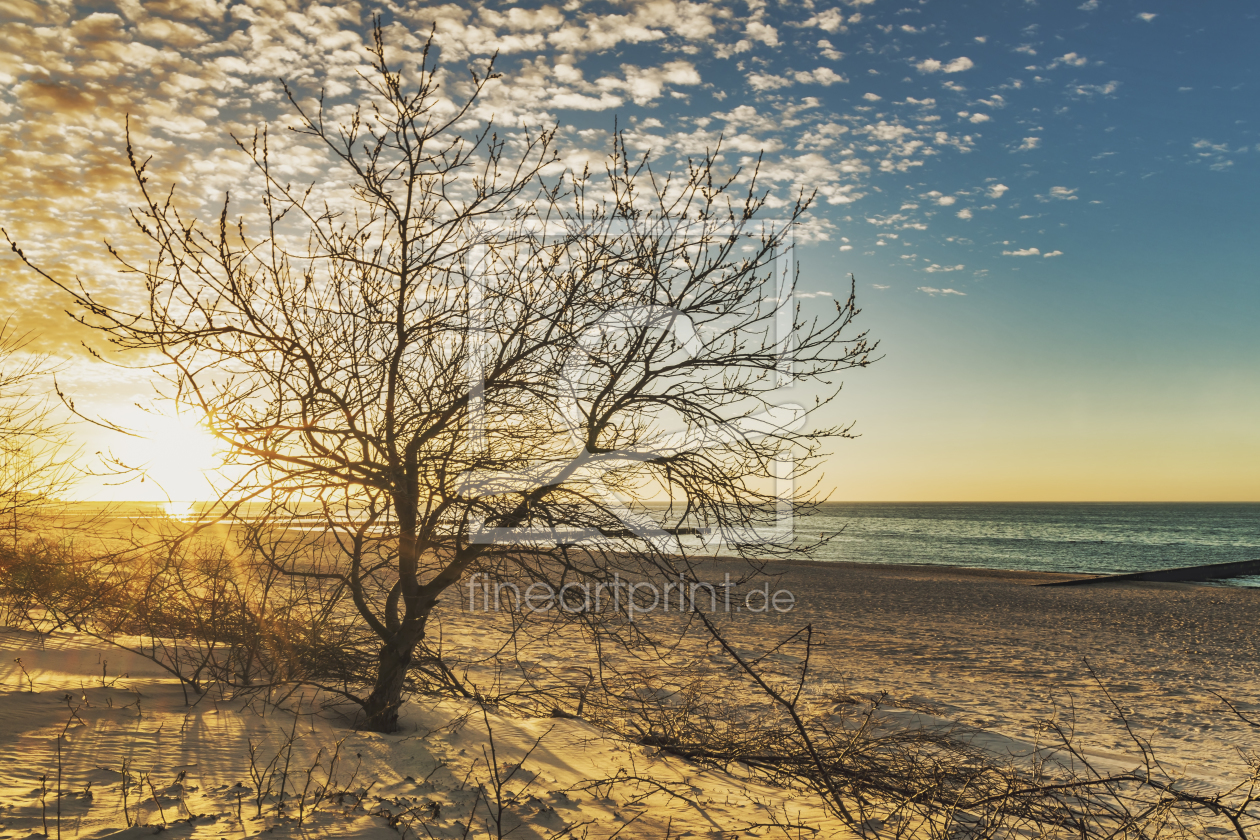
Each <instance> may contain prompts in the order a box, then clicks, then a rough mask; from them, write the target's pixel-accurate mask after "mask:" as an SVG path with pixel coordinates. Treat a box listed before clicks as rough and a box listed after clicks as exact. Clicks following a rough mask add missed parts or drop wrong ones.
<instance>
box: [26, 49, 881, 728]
mask: <svg viewBox="0 0 1260 840" xmlns="http://www.w3.org/2000/svg"><path fill="white" fill-rule="evenodd" d="M372 56H373V59H374V66H373V73H372V74H371V75H370V76H368V77H365V80H366V82H367V83H368V85H369V86H370V89H371V95H370V96H369V97H368V100H367V101H366V102H365V103H364V104H363V106H362V107H360V108H358V109H356V110H355V111H354V112H353V115H352V116H351V117H349V118H348V119H347V120H345V121H343V122H340V123H336V124H333V123H331V122H329V121H328V119H329V118H328V116H327V112H326V110H325V106H324V101H323V98H322V97H321V98H320V100H319V103H318V104H317V105H310V106H307V105H303V104H301V103H302V100H301V98H300V97H299V96H298V95H297V94H295V93H294V92H292V91H291V90H289V88H287V87H286V88H285V90H286V93H287V94H288V98H289V101H290V103H291V104H292V106H293V108H294V109H295V112H296V115H297V124H296V125H295V126H293V127H292V130H293V131H295V132H297V133H298V134H299V135H301V136H302V137H305V138H307V139H308V140H310V141H313V142H314V143H315V144H317V146H319V147H322V148H323V149H324V150H325V151H326V153H328V154H329V156H330V159H331V160H333V161H334V163H335V164H336V165H337V167H338V170H337V171H338V172H339V173H340V174H339V178H340V180H336V179H334V180H331V181H330V180H329V179H328V178H326V177H325V178H324V179H322V180H321V182H320V183H319V184H312V185H309V186H307V187H302V188H296V187H293V186H291V185H290V184H289V183H286V182H285V181H284V180H283V178H282V176H281V175H280V174H279V171H280V167H278V166H277V164H276V163H275V162H274V161H273V159H272V157H271V155H270V152H269V149H268V137H267V134H266V132H262V133H259V134H256V135H255V136H254V137H253V138H252V139H250V140H246V141H241V140H238V141H237V143H238V145H239V146H240V148H241V150H242V151H243V152H244V153H245V154H246V155H248V156H249V158H250V160H251V161H252V162H253V164H254V166H255V170H256V173H257V175H258V176H259V179H260V183H261V187H260V189H259V192H258V194H257V195H256V196H255V197H254V200H255V204H252V205H250V207H251V209H253V208H255V207H256V208H257V210H258V211H259V213H262V212H265V214H266V216H265V217H264V221H263V222H262V223H261V224H253V223H250V222H248V221H247V218H248V217H241V218H236V217H234V216H233V215H232V207H231V206H230V205H229V204H228V202H227V201H226V200H225V202H224V205H223V208H222V212H221V213H220V214H219V217H218V219H217V221H215V222H213V223H209V224H203V223H201V222H200V221H199V220H197V219H195V218H190V217H189V216H188V215H186V214H184V213H182V212H181V211H180V210H179V209H178V208H177V205H176V201H175V198H174V191H173V190H172V191H170V192H169V193H162V192H158V191H155V190H154V189H153V188H152V187H151V186H150V183H149V179H150V176H149V174H148V170H147V165H148V161H147V160H141V159H140V158H138V157H137V156H136V155H135V153H134V152H133V151H132V149H131V144H130V138H129V141H128V154H129V159H130V163H131V167H132V169H133V171H134V173H135V176H136V180H137V183H138V184H139V187H140V190H141V192H142V194H143V196H144V203H143V206H142V207H140V208H139V210H138V211H137V212H136V213H135V214H134V216H135V223H136V224H137V226H138V227H139V230H140V232H141V234H142V235H143V236H145V237H147V238H148V240H149V241H150V242H151V243H152V248H153V250H152V253H151V254H150V255H149V257H148V260H147V262H136V261H130V260H128V259H126V258H125V257H124V256H123V255H121V254H118V253H116V256H117V257H118V259H119V260H120V261H121V262H122V265H123V266H124V268H125V270H126V271H129V272H131V273H133V274H134V275H135V276H136V277H137V284H138V285H139V284H143V288H144V289H145V292H146V295H145V302H144V305H143V306H140V307H127V306H123V305H114V304H110V303H107V302H104V301H101V300H99V299H97V298H94V297H93V296H92V294H91V292H90V291H83V290H81V289H79V288H76V287H73V286H71V284H69V283H67V282H64V281H61V280H58V279H56V278H55V277H53V276H51V275H49V274H47V273H45V272H43V271H42V270H41V269H39V268H37V267H36V266H34V265H33V264H32V263H31V262H30V261H29V260H27V258H26V257H25V256H24V255H22V253H21V251H20V250H19V249H18V248H17V246H16V244H15V245H13V247H14V250H15V251H17V253H18V254H19V255H20V256H21V257H22V259H23V260H26V261H27V264H28V265H31V267H32V268H34V269H35V270H36V271H39V272H40V273H41V274H42V275H43V276H45V277H46V278H48V279H49V280H51V281H52V282H53V283H56V284H57V285H58V286H60V287H61V288H62V289H64V290H65V291H67V292H68V293H70V294H71V295H72V296H73V297H74V299H75V301H76V302H77V304H78V305H79V307H81V309H80V315H79V318H80V320H81V321H82V322H83V323H85V324H87V325H89V326H91V327H94V328H96V329H98V330H100V331H102V332H103V333H104V334H105V335H107V336H108V338H109V340H110V341H112V342H113V343H114V344H115V345H117V346H118V347H119V348H122V349H123V350H127V351H141V352H144V353H148V354H151V355H152V354H157V355H156V358H158V360H159V361H158V362H157V363H156V364H155V367H156V368H157V369H158V370H159V371H161V373H162V375H163V376H165V378H166V381H167V383H168V386H169V387H168V392H167V395H168V396H169V397H170V398H171V399H172V400H174V401H176V402H177V403H180V404H182V405H184V406H191V407H195V408H196V409H197V410H198V411H199V412H201V413H203V414H204V416H205V418H206V423H207V425H208V427H209V428H210V429H212V430H213V432H214V434H215V435H216V436H217V437H218V438H219V439H220V440H221V441H222V442H223V443H224V444H225V445H226V447H228V448H229V449H230V452H231V455H230V463H229V464H228V465H227V467H226V468H225V471H224V476H225V477H226V478H225V486H223V487H222V488H221V490H222V493H221V499H220V501H221V502H222V507H221V508H220V509H221V510H224V511H226V512H227V513H226V514H224V515H225V516H232V517H235V518H236V519H237V520H238V521H241V522H244V523H246V524H247V526H248V527H247V529H246V530H247V532H248V533H249V534H251V535H253V536H252V537H251V543H250V545H251V550H252V551H253V552H255V555H256V556H258V557H260V558H262V559H263V560H265V562H267V563H269V564H271V565H272V566H273V567H274V568H276V569H278V570H281V571H283V573H284V574H285V575H287V576H289V577H290V578H291V579H293V580H295V581H301V582H302V585H303V586H312V585H313V586H318V587H321V588H322V592H323V597H324V598H325V602H326V604H327V609H326V610H325V615H326V616H328V617H330V620H332V618H331V617H335V616H341V617H344V616H346V615H353V616H357V618H356V619H355V620H356V621H358V622H359V623H360V625H361V626H365V627H366V628H368V629H369V630H370V631H371V633H372V635H373V637H374V638H375V639H376V640H377V641H378V643H379V650H378V651H377V653H376V655H375V661H374V662H372V663H371V667H370V668H368V669H367V670H366V671H365V673H364V675H363V690H362V691H359V692H356V691H353V690H347V693H348V694H350V695H351V696H353V698H354V699H355V700H356V701H357V702H358V703H359V704H360V705H361V707H362V710H363V713H364V715H365V721H364V725H365V726H366V727H367V728H369V729H373V730H377V731H391V730H393V729H394V728H395V727H396V725H397V717H398V708H399V706H400V704H401V702H402V697H403V694H404V688H405V684H406V681H407V679H408V671H409V668H412V667H414V666H416V665H417V663H418V660H419V659H420V658H422V656H423V655H424V654H425V651H426V650H427V648H426V627H427V625H428V622H429V620H430V617H431V615H432V614H433V611H434V608H435V606H436V605H437V603H438V599H439V596H441V595H442V593H443V592H444V591H446V590H448V589H449V588H450V587H451V586H453V585H454V584H456V583H457V582H458V581H460V580H461V578H463V577H464V576H465V575H466V574H468V573H469V572H470V571H475V570H482V571H486V572H487V573H491V574H493V573H500V572H501V573H504V574H506V573H509V572H514V573H516V574H518V575H525V576H526V577H530V576H532V577H535V578H537V579H538V580H540V581H548V582H549V583H550V584H552V585H556V586H563V585H565V584H566V583H572V582H603V583H607V582H608V581H610V580H611V581H613V582H614V583H616V582H617V581H618V580H619V577H620V576H621V575H636V574H637V575H655V576H661V577H666V578H668V579H671V580H674V579H676V580H685V579H688V575H691V568H692V567H691V553H692V550H693V548H694V547H693V546H690V545H689V540H690V538H688V537H686V536H684V535H686V534H688V533H691V532H696V531H704V532H707V533H708V534H709V537H710V538H711V539H715V540H720V541H722V543H723V544H724V545H726V546H728V547H729V548H730V550H732V551H738V552H742V553H744V554H746V555H747V556H748V557H750V558H754V557H767V556H773V555H774V554H776V553H784V552H788V551H793V550H796V549H794V548H793V547H792V546H791V545H790V543H788V542H784V541H783V538H784V534H783V533H781V529H780V531H774V527H775V523H776V522H777V521H778V517H779V515H780V513H781V512H782V510H783V508H784V506H785V505H788V504H794V505H796V506H797V507H798V508H799V507H800V506H802V505H806V506H808V505H810V504H813V503H814V501H815V499H816V497H815V495H814V494H813V493H812V491H811V489H810V486H811V485H810V482H811V481H812V480H813V479H812V478H811V471H812V470H813V469H814V468H815V467H816V466H817V459H818V457H819V455H820V454H821V452H822V449H821V447H822V446H823V445H824V444H825V443H826V441H828V440H829V439H832V438H836V437H843V436H845V435H847V434H848V428H847V427H843V426H842V427H827V428H816V429H812V430H808V431H807V430H805V424H806V423H807V422H808V420H809V418H810V416H811V415H812V414H813V413H814V412H815V411H817V410H818V409H819V408H821V407H822V406H824V405H826V404H827V403H828V402H829V401H830V400H831V399H832V398H833V397H834V396H835V394H836V392H837V391H838V388H839V385H838V383H836V382H835V381H834V380H833V379H832V378H831V377H832V375H833V374H836V373H838V372H840V371H843V370H845V369H848V368H852V367H860V366H864V365H866V364H868V363H869V361H870V359H871V357H870V353H871V351H872V349H873V345H872V344H871V343H870V342H868V340H867V338H866V335H865V334H864V333H861V334H850V327H851V323H852V320H853V318H854V317H855V316H856V315H857V313H858V310H857V308H856V307H855V305H854V300H853V297H852V293H851V292H850V295H849V297H848V298H847V299H841V300H838V301H835V305H834V308H832V307H830V306H828V308H827V309H826V310H825V311H823V312H821V313H817V314H809V313H802V311H801V310H800V308H799V306H798V305H797V303H796V299H795V297H794V289H795V282H796V277H795V274H794V272H791V271H785V270H784V269H783V263H782V262H778V261H777V260H778V259H779V258H780V257H781V256H782V254H783V252H784V250H785V249H786V247H787V246H788V245H789V244H790V236H791V231H792V227H793V225H794V224H795V223H796V222H798V221H799V220H800V219H801V217H802V215H803V214H804V213H805V212H806V211H807V209H808V206H809V203H810V199H811V197H810V196H801V197H800V198H799V199H798V200H797V201H796V202H795V204H793V205H790V207H789V209H788V210H787V212H786V214H785V216H786V217H785V218H783V219H782V220H780V221H779V222H778V223H771V222H769V221H764V220H763V219H764V217H766V216H767V213H766V207H765V196H764V194H762V193H761V192H760V191H759V188H758V186H757V179H756V173H755V172H750V173H748V175H749V177H748V178H746V179H744V181H739V182H738V183H739V184H740V186H739V187H738V193H737V176H738V173H732V174H730V175H728V176H727V177H725V178H723V177H721V176H720V175H719V172H718V168H719V165H718V163H717V162H716V160H715V157H714V156H713V155H710V156H708V157H706V158H704V159H701V160H699V161H693V162H690V163H689V164H688V165H687V166H686V168H685V170H684V171H682V172H681V173H680V174H678V175H676V176H670V177H662V176H660V175H658V174H656V173H654V172H653V171H652V169H651V167H650V166H649V165H648V160H647V158H646V157H644V158H642V159H638V160H635V159H632V157H631V155H630V154H629V153H628V151H627V150H626V148H625V147H624V145H622V144H621V143H620V141H618V142H617V143H616V145H615V147H614V149H613V150H612V152H611V153H610V156H609V159H608V163H607V167H606V170H605V171H604V172H602V173H592V172H589V171H585V172H580V173H575V172H567V173H564V174H558V173H559V169H558V165H557V164H556V163H555V161H556V152H555V148H554V146H555V137H554V133H553V131H548V130H541V131H538V132H530V131H526V130H521V131H514V132H511V133H509V134H507V135H501V134H499V133H496V132H495V130H494V129H493V127H491V126H484V125H483V126H482V127H480V128H479V129H477V130H476V131H474V132H472V133H469V130H468V129H467V126H468V125H469V124H472V123H474V122H475V120H474V119H473V113H474V112H473V106H474V104H475V102H476V101H477V97H478V96H479V95H480V94H481V93H482V91H483V90H484V89H485V86H486V85H487V84H488V83H490V81H491V80H492V79H493V78H494V75H493V73H492V65H491V67H487V68H485V69H484V70H483V71H482V72H480V73H478V72H475V71H474V72H473V73H472V78H471V82H470V88H471V93H470V95H468V96H467V97H466V98H465V99H464V101H463V103H462V105H459V106H457V107H452V106H450V103H449V100H447V99H444V98H443V96H442V95H439V86H438V81H437V80H438V68H437V66H436V65H435V63H434V61H433V60H432V59H431V57H430V55H429V50H428V48H427V47H426V49H425V51H424V53H423V56H422V59H421V61H420V62H419V67H418V70H417V71H416V73H415V78H414V80H413V81H412V83H411V86H408V85H407V83H406V82H405V81H404V78H403V74H402V73H401V72H398V71H395V70H393V69H391V67H390V65H389V64H388V63H387V61H386V50H385V44H384V41H383V37H382V31H381V29H380V28H379V27H378V28H377V30H376V33H375V41H374V46H373V48H372ZM715 154H716V153H715ZM553 172H555V173H557V174H549V173H553ZM330 184H332V185H334V186H335V187H336V188H333V187H330V186H329V185H330ZM343 186H344V187H345V190H344V191H339V189H337V188H340V187H343ZM776 266H777V268H776ZM787 384H791V385H793V386H794V387H795V388H797V389H798V391H797V393H803V394H805V395H807V397H808V398H809V399H810V401H812V405H810V406H809V407H808V408H786V407H784V406H782V405H780V404H779V393H780V391H781V389H782V388H783V386H785V385H787ZM785 484H792V486H794V487H795V488H796V489H795V490H793V491H790V492H788V491H785V490H784V489H783V487H784V485H785ZM627 496H633V497H639V498H646V497H653V498H658V499H664V500H667V503H666V504H664V505H662V506H659V507H658V508H650V507H644V506H643V505H637V506H636V505H635V504H632V503H631V502H629V501H627ZM766 529H770V530H771V531H772V532H773V533H771V536H770V538H769V539H770V541H769V542H767V541H766V540H767V537H766V536H765V535H764V532H765V531H766ZM775 534H777V540H778V541H775V539H776V537H775ZM505 570H506V571H505ZM679 576H682V577H679ZM692 577H694V575H692ZM619 605H620V608H621V609H622V610H623V611H624V609H625V604H624V602H621V601H619ZM437 667H439V668H440V667H441V663H440V661H439V662H438V663H437Z"/></svg>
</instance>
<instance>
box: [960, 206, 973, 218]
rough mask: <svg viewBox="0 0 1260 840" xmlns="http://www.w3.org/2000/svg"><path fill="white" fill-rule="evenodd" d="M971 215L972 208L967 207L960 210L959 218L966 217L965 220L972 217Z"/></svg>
mask: <svg viewBox="0 0 1260 840" xmlns="http://www.w3.org/2000/svg"><path fill="white" fill-rule="evenodd" d="M971 216H972V213H971V210H970V209H968V208H966V207H964V208H963V209H961V210H959V211H958V218H960V219H964V220H966V219H970V218H971Z"/></svg>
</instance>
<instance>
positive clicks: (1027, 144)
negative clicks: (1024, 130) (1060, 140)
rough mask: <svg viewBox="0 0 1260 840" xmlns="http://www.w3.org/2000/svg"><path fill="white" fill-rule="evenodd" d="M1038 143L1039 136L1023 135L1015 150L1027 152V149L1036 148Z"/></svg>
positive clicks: (1039, 141)
mask: <svg viewBox="0 0 1260 840" xmlns="http://www.w3.org/2000/svg"><path fill="white" fill-rule="evenodd" d="M1040 145H1041V138H1040V137H1025V138H1024V142H1022V143H1020V144H1019V148H1017V149H1016V150H1015V151H1017V152H1027V151H1030V150H1032V149H1035V148H1037V147H1038V146H1040Z"/></svg>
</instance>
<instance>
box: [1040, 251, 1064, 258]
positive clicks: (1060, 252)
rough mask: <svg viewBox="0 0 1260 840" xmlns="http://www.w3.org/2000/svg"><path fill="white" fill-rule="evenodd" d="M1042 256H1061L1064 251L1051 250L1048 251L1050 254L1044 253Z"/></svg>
mask: <svg viewBox="0 0 1260 840" xmlns="http://www.w3.org/2000/svg"><path fill="white" fill-rule="evenodd" d="M1041 256H1043V257H1061V256H1063V252H1062V251H1051V252H1050V253H1048V254H1042V255H1041Z"/></svg>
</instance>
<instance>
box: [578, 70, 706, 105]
mask: <svg viewBox="0 0 1260 840" xmlns="http://www.w3.org/2000/svg"><path fill="white" fill-rule="evenodd" d="M621 72H622V73H624V74H625V78H624V79H617V78H613V77H611V76H605V77H604V78H602V79H598V80H596V82H595V84H596V85H597V86H598V87H599V88H601V89H603V90H606V91H611V90H624V91H625V92H626V93H628V94H629V95H630V98H631V99H633V100H634V103H635V104H636V105H647V104H649V103H650V102H652V100H654V99H657V98H658V97H659V96H660V95H661V92H662V90H663V89H664V87H665V86H666V85H698V84H700V74H699V73H697V72H696V68H695V67H694V66H693V65H692V64H691V62H689V61H669V62H666V63H665V64H663V65H661V66H660V67H636V66H634V65H633V64H623V65H621Z"/></svg>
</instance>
